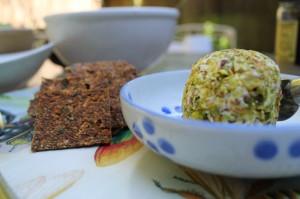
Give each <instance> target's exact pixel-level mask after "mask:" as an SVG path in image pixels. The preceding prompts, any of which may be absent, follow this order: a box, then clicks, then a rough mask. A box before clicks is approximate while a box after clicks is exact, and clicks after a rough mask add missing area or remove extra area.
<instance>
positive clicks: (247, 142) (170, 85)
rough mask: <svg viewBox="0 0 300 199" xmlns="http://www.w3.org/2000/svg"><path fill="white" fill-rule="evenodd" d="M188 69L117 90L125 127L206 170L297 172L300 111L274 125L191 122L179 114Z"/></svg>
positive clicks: (264, 174) (252, 174)
mask: <svg viewBox="0 0 300 199" xmlns="http://www.w3.org/2000/svg"><path fill="white" fill-rule="evenodd" d="M189 74H190V71H189V70H186V71H171V72H163V73H157V74H151V75H146V76H142V77H139V78H137V79H134V80H132V81H130V82H128V83H127V84H126V85H125V86H124V87H123V88H122V89H121V93H120V98H121V106H122V111H123V115H124V118H125V121H126V123H127V125H128V126H129V128H130V130H131V131H132V132H133V133H134V135H135V136H136V137H137V138H138V139H139V140H140V141H141V142H143V143H144V144H145V146H147V147H149V148H150V149H151V150H153V151H154V152H156V153H157V154H159V155H162V156H164V157H166V158H168V159H170V160H172V161H174V162H176V163H178V164H181V165H185V166H187V167H190V168H193V169H196V170H202V171H206V172H210V173H215V174H221V175H227V176H236V177H248V178H274V177H287V176H294V175H299V174H300V167H299V165H300V123H299V121H300V113H299V111H298V112H297V113H296V115H294V116H293V117H292V118H290V119H289V120H286V121H283V122H278V124H277V125H276V127H275V126H267V125H243V124H227V123H226V124H225V123H213V122H208V121H196V120H188V119H183V118H182V117H181V115H182V112H181V100H182V94H183V90H184V86H185V83H186V81H187V79H188V77H189Z"/></svg>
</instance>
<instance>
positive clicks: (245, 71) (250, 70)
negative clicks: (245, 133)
mask: <svg viewBox="0 0 300 199" xmlns="http://www.w3.org/2000/svg"><path fill="white" fill-rule="evenodd" d="M280 84H281V79H280V71H279V67H278V65H277V64H276V63H275V62H274V61H273V60H272V59H270V58H269V57H267V56H265V55H264V54H262V53H259V52H256V51H252V50H243V49H227V50H222V51H216V52H213V53H211V54H209V55H207V56H205V57H203V58H201V59H200V60H199V61H197V62H196V63H195V64H194V65H193V66H192V69H191V74H190V77H189V79H188V80H187V82H186V85H185V89H184V93H183V99H182V111H183V117H184V118H189V119H197V120H209V121H214V122H230V123H233V122H237V123H263V124H275V123H276V121H277V118H278V112H279V104H280V100H281V88H280Z"/></svg>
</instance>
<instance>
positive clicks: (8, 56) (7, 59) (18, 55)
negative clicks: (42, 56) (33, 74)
mask: <svg viewBox="0 0 300 199" xmlns="http://www.w3.org/2000/svg"><path fill="white" fill-rule="evenodd" d="M53 48H54V43H52V42H49V43H47V44H44V45H42V46H40V47H37V48H34V49H29V50H25V51H19V52H15V53H5V54H0V65H1V64H8V63H11V62H15V61H18V60H20V59H23V58H25V57H29V56H32V55H35V54H39V53H41V52H44V51H47V50H52V49H53ZM3 57H4V59H1V58H3Z"/></svg>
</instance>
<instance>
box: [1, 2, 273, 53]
mask: <svg viewBox="0 0 300 199" xmlns="http://www.w3.org/2000/svg"><path fill="white" fill-rule="evenodd" d="M278 3H279V0H264V1H259V0H243V1H241V0H102V1H101V0H64V1H61V0H0V23H1V24H2V25H4V24H10V25H12V26H15V27H30V28H37V29H43V28H44V27H45V23H44V21H43V17H44V16H45V15H48V14H56V13H62V12H77V11H85V10H96V9H99V8H101V7H111V6H168V7H177V8H179V10H180V11H181V16H180V18H179V20H178V24H189V23H201V24H202V23H205V22H211V23H213V24H224V25H229V26H231V27H233V28H235V29H236V31H237V35H236V40H237V47H239V48H245V49H253V50H258V51H262V52H273V51H274V40H275V24H276V9H277V7H278Z"/></svg>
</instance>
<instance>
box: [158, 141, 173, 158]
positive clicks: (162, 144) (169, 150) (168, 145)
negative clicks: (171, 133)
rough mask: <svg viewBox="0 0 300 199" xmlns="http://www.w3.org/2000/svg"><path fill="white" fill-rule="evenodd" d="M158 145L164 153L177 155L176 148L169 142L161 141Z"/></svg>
mask: <svg viewBox="0 0 300 199" xmlns="http://www.w3.org/2000/svg"><path fill="white" fill-rule="evenodd" d="M158 144H159V146H160V148H161V149H162V150H163V151H164V152H166V153H168V154H174V153H175V148H174V147H173V146H172V144H171V143H169V142H168V141H167V140H165V139H159V140H158Z"/></svg>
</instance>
